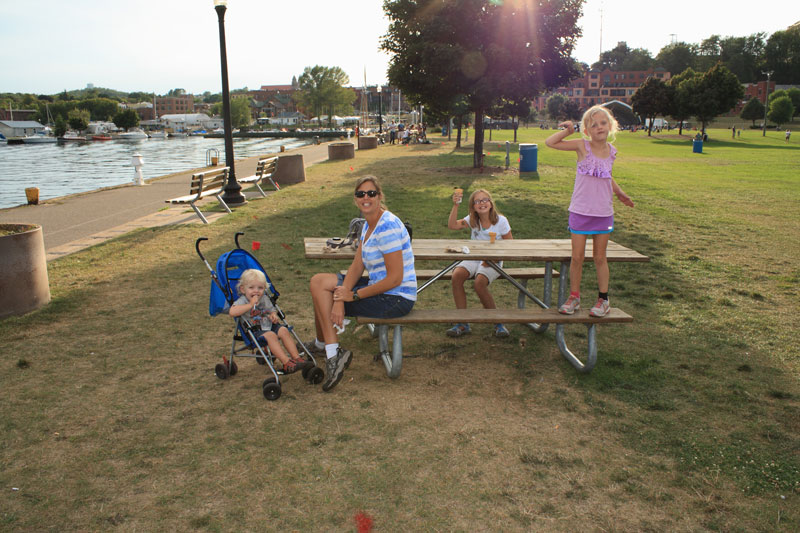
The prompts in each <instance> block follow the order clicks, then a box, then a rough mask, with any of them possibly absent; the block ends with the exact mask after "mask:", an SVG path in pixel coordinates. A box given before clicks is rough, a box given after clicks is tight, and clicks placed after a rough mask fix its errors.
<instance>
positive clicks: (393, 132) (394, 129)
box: [389, 120, 397, 144]
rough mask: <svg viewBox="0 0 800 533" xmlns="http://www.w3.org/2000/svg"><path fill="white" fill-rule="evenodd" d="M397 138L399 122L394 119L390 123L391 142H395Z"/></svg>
mask: <svg viewBox="0 0 800 533" xmlns="http://www.w3.org/2000/svg"><path fill="white" fill-rule="evenodd" d="M396 139H397V124H395V123H394V120H393V121H392V123H391V124H389V144H394V141H395V140H396Z"/></svg>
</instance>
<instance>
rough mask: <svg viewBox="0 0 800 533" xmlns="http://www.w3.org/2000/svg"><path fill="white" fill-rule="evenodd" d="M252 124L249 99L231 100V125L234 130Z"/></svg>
mask: <svg viewBox="0 0 800 533" xmlns="http://www.w3.org/2000/svg"><path fill="white" fill-rule="evenodd" d="M252 122H253V118H252V115H251V114H250V99H249V98H246V97H238V98H232V99H231V125H232V127H234V128H244V127H246V126H249V125H250V124H251V123H252Z"/></svg>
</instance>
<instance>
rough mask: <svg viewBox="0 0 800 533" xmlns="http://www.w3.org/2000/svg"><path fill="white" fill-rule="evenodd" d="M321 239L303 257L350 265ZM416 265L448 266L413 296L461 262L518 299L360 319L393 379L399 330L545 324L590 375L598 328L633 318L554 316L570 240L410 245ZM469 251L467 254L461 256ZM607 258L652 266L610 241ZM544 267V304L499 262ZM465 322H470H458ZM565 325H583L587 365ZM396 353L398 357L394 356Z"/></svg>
mask: <svg viewBox="0 0 800 533" xmlns="http://www.w3.org/2000/svg"><path fill="white" fill-rule="evenodd" d="M326 241H327V239H326V238H324V237H319V238H318V237H306V238H305V239H304V240H303V242H304V247H305V256H306V257H307V258H309V259H342V260H350V261H352V259H353V256H354V253H355V250H353V249H352V248H350V247H346V248H331V247H329V246H327V244H326ZM412 248H413V250H414V259H415V260H418V261H422V260H432V261H440V260H441V261H447V262H448V264H447V265H446V266H444V267H442V269H441V270H440V271H439V272H438V273H436V274H434V275H433V276H431V277H430V279H429V280H428V281H426V282H425V283H423V284H422V285H420V286H419V287H418V288H417V294H419V293H421V292H422V291H424V290H425V289H426V288H427V287H429V286H430V285H431V284H432V283H433V282H435V281H436V280H438V279H440V278H442V277H444V276H445V275H446V274H447V273H449V272H450V271H451V270H452V269H454V268H455V267H456V265H457V264H458V263H459V262H460V261H463V260H481V261H485V262H486V263H487V264H488V265H489V266H490V267H491V268H493V269H495V270H496V271H497V272H498V274H499V275H500V277H502V278H503V279H505V280H507V281H509V282H510V283H511V284H512V285H514V286H515V287H516V288H517V289H518V290H519V293H520V298H519V300H518V304H517V309H514V310H509V309H496V310H487V309H481V310H471V309H466V310H464V309H437V310H426V309H423V310H417V309H416V308H415V309H414V310H412V311H411V313H409V314H408V315H406V316H405V317H400V318H399V319H371V318H369V319H368V318H362V317H359V318H358V320H359V322H368V323H372V324H375V325H378V326H379V330H378V331H379V342H380V345H381V355H383V359H384V363H385V364H386V366H387V372H388V373H389V375H390V377H396V376H392V374H399V369H397V368H394V367H396V366H397V367H399V365H400V361H401V357H402V341H399V342H398V339H399V338H401V337H400V329H399V326H401V325H402V324H404V323H405V324H412V323H423V322H424V323H432V322H459V321H463V322H467V321H473V322H490V323H491V322H504V321H505V322H516V323H523V324H527V325H528V327H530V328H531V329H533V330H534V331H535V332H537V333H543V332H544V331H545V330H546V329H547V326H548V324H550V323H553V324H555V325H556V343H557V345H558V348H559V350H560V352H561V354H562V355H563V356H564V357H565V358H566V359H567V360H568V361H569V362H570V363H571V364H572V365H573V366H574V367H575V368H577V369H578V370H579V371H582V372H589V371H590V370H591V369H592V368H593V367H594V364H595V362H596V359H597V343H596V325H597V324H600V323H608V322H629V321H632V320H633V318H632V317H631V316H630V315H628V314H626V313H624V312H623V311H621V310H619V309H612V310H611V312H610V313H609V314H608V315H606V316H605V317H602V318H596V317H592V316H590V315H589V314H588V311H587V310H581V311H579V312H576V313H575V314H574V315H560V314H559V313H558V311H557V308H558V306H560V305H561V304H563V303H564V302H565V301H566V300H567V296H568V293H569V264H570V261H571V259H572V243H571V241H570V240H569V239H511V240H502V239H501V240H497V241H495V242H493V243H492V242H489V241H476V240H467V239H414V241H413V243H412ZM465 250H468V253H464V251H465ZM606 256H607V258H608V261H609V262H635V263H641V262H647V261H649V260H650V258H648V257H647V256H645V255H642V254H640V253H639V252H636V251H635V250H631V249H630V248H626V247H625V246H622V245H620V244H617V243H615V242H613V241H609V243H608V247H607V251H606ZM592 259H593V255H592V241H591V239H587V242H586V258H585V261H587V262H588V261H592ZM501 261H507V262H519V261H528V262H543V263H544V265H545V267H544V276H543V279H544V289H543V295H542V298H539V297H537V296H536V295H534V294H532V293H531V292H530V291H529V290H528V289H527V286H525V285H524V284H523V283H521V282H520V281H519V280H517V279H515V278H514V277H513V276H512V275H511V274H510V273H509V272H513V270H514V269H511V268H504V267H501V266H499V264H498V263H499V262H501ZM554 262H558V263H560V275H558V276H556V277H558V279H559V283H558V303H557V305H556V306H555V308H553V307H551V295H552V281H553V277H554V276H553V263H554ZM526 299H527V300H531V301H533V302H534V303H536V304H537V305H538V306H539V308H540V310H527V309H524V303H525V300H526ZM465 317H469V320H461V319H462V318H465ZM569 323H583V324H586V326H587V328H588V330H589V331H588V356H587V361H586V363H584V362H582V361H581V360H580V359H579V358H578V357H577V356H576V355H574V354H573V353H572V352H571V351H570V349H569V347H568V346H567V343H566V340H565V332H564V328H565V325H566V324H569ZM390 324H392V325H395V332H394V339H393V340H394V346H393V350H392V354H391V355H390V354H389V353H388V328H387V327H386V326H388V325H390ZM398 351H399V352H400V353H398Z"/></svg>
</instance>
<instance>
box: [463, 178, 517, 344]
mask: <svg viewBox="0 0 800 533" xmlns="http://www.w3.org/2000/svg"><path fill="white" fill-rule="evenodd" d="M463 194H464V193H463V191H462V190H461V189H456V191H455V192H454V193H453V208H452V209H450V218H448V220H447V227H448V228H450V229H452V230H460V229H468V230H470V239H472V240H478V241H488V240H491V237H492V236H491V234H492V233H493V234H494V236H495V238H496V239H503V240H507V239H513V236H512V235H511V226H510V225H509V223H508V219H507V218H506V217H504V216H503V215H501V214H500V212H499V211H498V210H497V209H496V208H495V205H494V200H492V195H491V194H489V192H488V191H486V190H485V189H478V190H477V191H475V192H473V193H472V194H471V195H470V197H469V206H468V208H469V214H467V216H465V217H464V218H461V219H459V218H458V205H459V204H460V203H461V198H462V197H463ZM498 266H500V267H501V268H502V267H503V263H502V262H501V263H499V264H498ZM499 275H500V274H498V273H497V271H496V270H495V269H493V268H492V267H490V266H489V265H487V264H486V263H485V262H483V261H461V263H459V265H458V266H457V267H456V268H455V269H453V300H455V302H456V309H466V308H467V293H466V291H465V290H464V282H465V281H467V280H468V279H470V278H473V279H475V285H474V287H475V292H476V293H477V295H478V298H479V299H480V301H481V304H483V307H484V309H496V308H497V306H496V305H495V303H494V298H493V297H492V293H491V292H489V284H490V283H491V282H493V281H494V280H496V279H497V277H498V276H499ZM471 332H472V330H471V329H470V327H469V324H455V325H454V326H453V327H452V328H450V329H448V330H447V335H448V336H449V337H460V336H462V335H466V334H467V333H471ZM494 336H495V337H500V338H504V337H508V330H507V329H506V327H505V326H504V325H503V324H496V325H495V327H494Z"/></svg>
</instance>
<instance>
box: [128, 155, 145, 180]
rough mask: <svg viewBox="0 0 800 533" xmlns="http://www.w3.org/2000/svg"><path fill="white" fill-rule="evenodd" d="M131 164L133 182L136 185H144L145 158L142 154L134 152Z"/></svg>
mask: <svg viewBox="0 0 800 533" xmlns="http://www.w3.org/2000/svg"><path fill="white" fill-rule="evenodd" d="M131 165H133V169H134V170H133V183H134V184H136V185H144V184H145V183H144V176H143V175H142V167H143V166H144V158H143V157H142V154H133V157H131Z"/></svg>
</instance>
